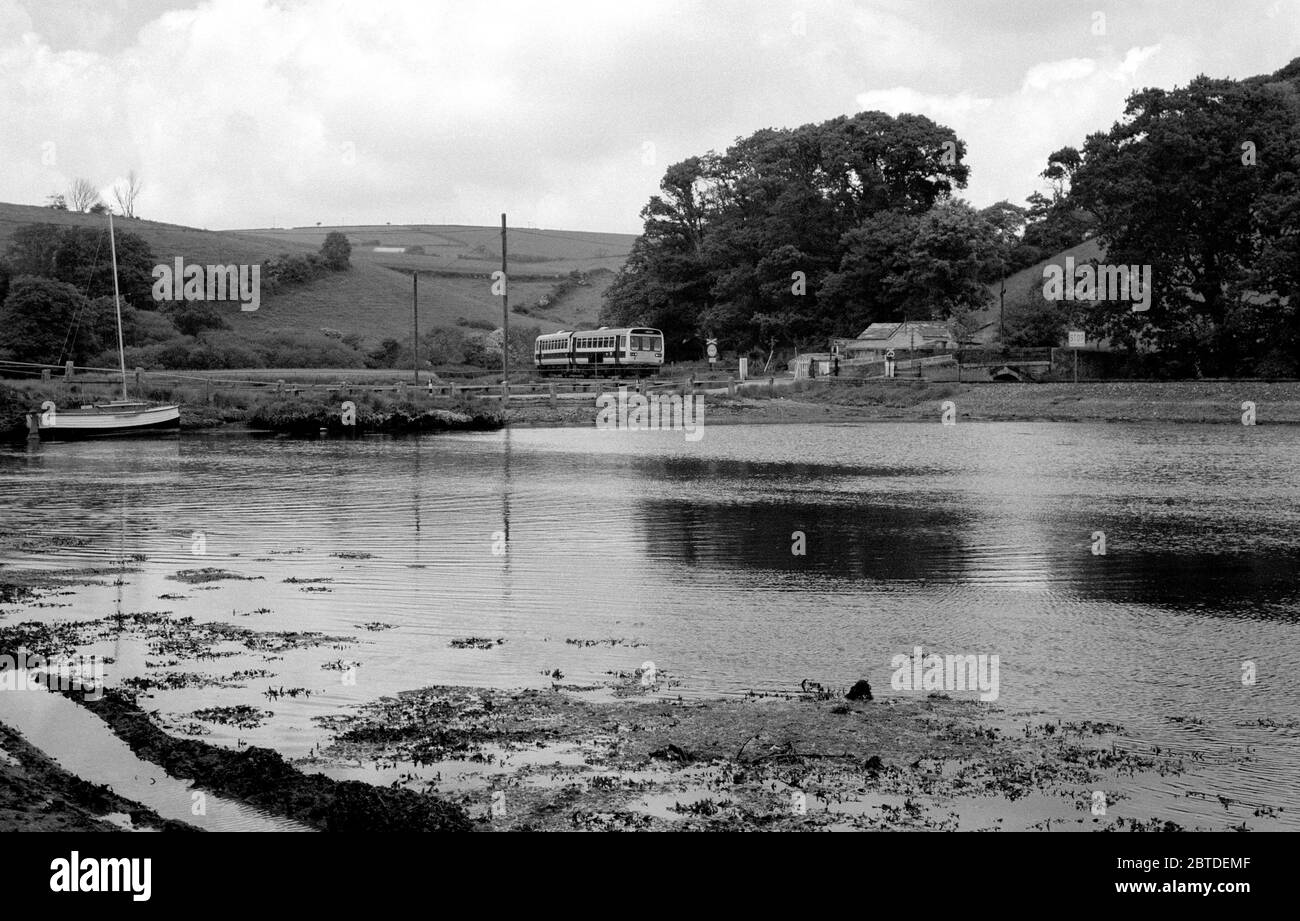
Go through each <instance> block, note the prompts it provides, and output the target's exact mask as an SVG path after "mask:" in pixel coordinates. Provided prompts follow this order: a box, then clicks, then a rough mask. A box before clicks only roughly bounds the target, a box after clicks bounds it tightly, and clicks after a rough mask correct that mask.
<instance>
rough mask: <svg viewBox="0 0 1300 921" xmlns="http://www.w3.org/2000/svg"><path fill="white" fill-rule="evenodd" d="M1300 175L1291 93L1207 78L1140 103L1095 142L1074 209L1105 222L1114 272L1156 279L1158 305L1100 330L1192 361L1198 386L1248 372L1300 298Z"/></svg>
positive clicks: (1298, 126) (1097, 320) (1299, 123)
mask: <svg viewBox="0 0 1300 921" xmlns="http://www.w3.org/2000/svg"><path fill="white" fill-rule="evenodd" d="M1297 173H1300V100H1298V97H1297V95H1296V93H1295V92H1294V89H1293V88H1291V89H1288V88H1286V87H1284V86H1278V85H1275V84H1265V83H1253V82H1246V83H1238V82H1234V81H1231V80H1218V79H1210V78H1207V77H1203V76H1202V77H1197V78H1196V79H1194V80H1193V81H1191V83H1189V84H1188V85H1187V86H1186V87H1183V88H1177V89H1174V90H1168V91H1166V90H1162V89H1144V90H1141V91H1139V92H1136V93H1134V94H1133V95H1132V96H1130V97H1129V100H1128V104H1127V106H1126V108H1125V118H1124V120H1123V121H1121V122H1120V123H1118V124H1116V125H1115V126H1114V127H1113V128H1111V130H1110V131H1108V132H1104V133H1098V134H1094V135H1092V136H1090V137H1089V138H1088V139H1087V142H1086V143H1085V145H1084V150H1083V160H1082V164H1081V165H1080V166H1079V167H1078V168H1077V169H1076V170H1075V171H1074V173H1073V181H1072V187H1071V191H1070V199H1071V200H1072V201H1073V202H1074V203H1075V204H1076V205H1078V206H1080V207H1083V208H1086V209H1087V210H1088V211H1089V212H1091V213H1092V214H1094V215H1095V216H1096V220H1097V230H1098V234H1099V237H1100V239H1101V241H1102V243H1103V245H1104V246H1105V249H1106V254H1107V255H1106V258H1107V262H1108V263H1110V264H1117V265H1149V266H1151V267H1152V274H1153V291H1154V296H1153V302H1152V306H1151V309H1150V310H1149V311H1145V312H1134V311H1132V310H1131V309H1130V305H1129V304H1127V303H1124V302H1116V303H1112V304H1109V305H1103V306H1102V307H1101V308H1100V309H1099V310H1098V311H1097V312H1096V313H1095V314H1093V315H1092V317H1093V320H1092V323H1091V324H1090V325H1091V327H1092V329H1093V330H1094V331H1097V332H1104V333H1106V334H1108V335H1111V336H1113V337H1116V338H1117V339H1118V340H1120V341H1126V342H1129V343H1137V342H1138V341H1139V340H1140V341H1144V342H1147V343H1151V344H1154V345H1156V346H1158V347H1159V348H1161V350H1162V351H1164V352H1167V353H1169V355H1170V356H1171V358H1172V357H1173V356H1176V355H1177V356H1182V357H1185V358H1186V361H1187V367H1186V369H1185V370H1186V371H1187V372H1188V373H1201V374H1210V373H1229V374H1231V373H1240V372H1241V371H1242V370H1245V369H1246V368H1247V365H1248V363H1249V359H1251V358H1252V357H1254V356H1256V355H1257V354H1258V353H1259V351H1260V348H1261V347H1264V346H1265V345H1266V343H1265V342H1261V341H1260V340H1261V339H1266V338H1267V336H1268V333H1267V332H1266V330H1268V329H1269V328H1272V327H1274V326H1275V325H1276V323H1277V321H1278V319H1279V317H1278V316H1277V315H1276V313H1275V312H1274V313H1273V314H1272V315H1265V313H1264V311H1265V310H1266V309H1268V308H1270V307H1271V308H1272V309H1273V310H1274V311H1276V306H1277V303H1278V299H1277V297H1276V295H1277V294H1279V293H1281V292H1283V291H1285V290H1294V288H1293V285H1294V272H1293V271H1288V269H1287V266H1288V264H1290V263H1289V260H1290V259H1293V257H1294V255H1295V253H1296V250H1295V234H1296V223H1295V218H1296V210H1295V209H1296V179H1295V177H1296V175H1297ZM1288 279H1290V280H1288ZM1288 285H1290V286H1292V287H1291V288H1289V289H1288ZM1261 286H1266V287H1267V289H1268V291H1269V292H1270V293H1266V294H1261V293H1260V290H1259V289H1260V287H1261ZM1281 319H1283V320H1285V318H1281ZM1291 335H1292V336H1294V333H1293V332H1292V333H1291Z"/></svg>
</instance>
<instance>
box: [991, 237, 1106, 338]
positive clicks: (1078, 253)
mask: <svg viewBox="0 0 1300 921" xmlns="http://www.w3.org/2000/svg"><path fill="white" fill-rule="evenodd" d="M1067 256H1073V257H1074V263H1075V265H1076V266H1078V265H1083V264H1084V263H1085V262H1087V261H1088V260H1089V259H1104V258H1105V256H1104V253H1103V252H1102V248H1101V245H1100V244H1099V243H1097V241H1096V240H1085V241H1084V242H1082V243H1080V244H1079V245H1078V246H1073V247H1071V248H1070V249H1067V250H1063V251H1061V252H1059V253H1057V254H1056V255H1055V256H1052V257H1051V258H1050V259H1044V260H1043V261H1042V262H1039V263H1038V264H1037V265H1032V266H1030V267H1029V268H1027V269H1021V270H1020V271H1019V272H1016V273H1015V274H1014V275H1010V276H1008V277H1007V280H1006V284H1007V293H1006V322H1007V323H1008V324H1010V323H1011V322H1012V318H1013V317H1016V316H1018V315H1019V314H1021V313H1022V312H1024V311H1025V310H1026V308H1027V307H1028V306H1029V304H1030V302H1031V298H1032V297H1033V294H1034V292H1035V291H1041V290H1042V287H1043V269H1044V268H1045V267H1046V266H1049V265H1059V266H1061V267H1062V269H1064V267H1065V259H1066V257H1067ZM999 290H1000V286H999V285H998V283H997V282H994V283H993V284H991V285H989V292H990V294H991V295H992V296H991V298H990V300H989V305H988V306H987V307H986V308H985V309H983V310H979V311H976V312H975V314H974V318H975V324H976V326H977V327H979V328H980V329H979V332H978V333H977V338H978V339H979V341H981V342H984V343H990V342H995V341H996V340H997V337H998V310H999V306H998V292H999Z"/></svg>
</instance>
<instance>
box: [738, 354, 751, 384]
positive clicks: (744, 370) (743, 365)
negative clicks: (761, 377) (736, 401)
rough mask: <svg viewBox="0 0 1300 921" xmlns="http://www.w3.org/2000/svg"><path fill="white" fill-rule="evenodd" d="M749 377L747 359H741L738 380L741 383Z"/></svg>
mask: <svg viewBox="0 0 1300 921" xmlns="http://www.w3.org/2000/svg"><path fill="white" fill-rule="evenodd" d="M748 376H749V359H748V358H744V357H742V358H741V359H740V379H741V380H742V381H743V380H744V379H745V378H746V377H748Z"/></svg>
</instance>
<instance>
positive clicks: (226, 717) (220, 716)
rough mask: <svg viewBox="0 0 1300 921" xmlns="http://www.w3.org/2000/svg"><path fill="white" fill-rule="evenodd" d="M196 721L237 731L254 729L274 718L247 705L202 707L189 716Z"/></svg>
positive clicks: (266, 711)
mask: <svg viewBox="0 0 1300 921" xmlns="http://www.w3.org/2000/svg"><path fill="white" fill-rule="evenodd" d="M190 716H192V717H193V718H194V719H196V720H202V721H203V722H205V723H220V724H221V725H223V726H234V727H236V728H237V729H256V728H257V727H258V726H261V725H263V724H264V723H265V722H266V721H267V720H269V719H271V718H272V717H273V716H275V713H273V712H272V711H270V710H259V709H257V708H256V707H250V706H248V705H247V704H239V705H238V706H231V707H204V708H203V709H201V710H195V711H194V712H193V713H191V714H190Z"/></svg>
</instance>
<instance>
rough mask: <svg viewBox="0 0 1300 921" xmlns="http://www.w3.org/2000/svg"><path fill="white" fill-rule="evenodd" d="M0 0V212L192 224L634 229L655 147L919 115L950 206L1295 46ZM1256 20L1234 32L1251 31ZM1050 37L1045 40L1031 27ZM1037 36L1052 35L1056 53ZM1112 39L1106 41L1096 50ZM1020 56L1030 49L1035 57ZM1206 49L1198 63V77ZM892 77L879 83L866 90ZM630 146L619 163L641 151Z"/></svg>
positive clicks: (533, 8)
mask: <svg viewBox="0 0 1300 921" xmlns="http://www.w3.org/2000/svg"><path fill="white" fill-rule="evenodd" d="M187 2H189V3H191V4H192V3H193V2H194V0H139V2H137V0H132V2H130V3H122V2H117V3H106V4H104V5H102V6H98V7H95V8H94V9H95V12H94V14H93V15H86V16H81V17H80V18H79V11H80V10H83V9H84V7H85V4H84V3H83V2H80V0H41V2H40V3H37V2H35V0H32V2H19V0H0V111H3V112H4V119H5V123H4V131H3V132H0V162H2V163H3V164H4V166H5V169H3V170H0V200H8V201H22V202H28V203H35V202H39V201H41V200H42V199H43V198H44V197H45V196H46V195H48V194H49V193H51V192H53V191H56V190H63V189H66V187H67V185H68V184H69V183H70V182H71V180H72V179H73V178H75V177H78V176H84V177H86V178H89V179H91V180H92V181H94V182H96V183H97V184H99V185H102V186H105V187H107V186H109V185H111V184H112V182H113V181H114V179H115V178H116V177H120V176H121V175H124V174H125V173H126V172H127V171H128V170H130V169H135V170H136V171H137V172H138V173H139V174H140V175H141V176H142V177H143V180H144V183H145V185H144V192H143V194H142V195H141V198H140V201H139V211H140V213H141V214H142V215H145V216H148V217H154V218H157V219H159V220H168V221H175V222H177V223H188V224H194V225H197V226H209V227H232V226H233V227H239V226H245V227H246V226H257V225H265V224H270V223H272V222H277V223H280V224H288V223H314V222H316V221H323V222H327V223H333V222H340V221H345V220H346V221H351V222H367V223H383V222H384V221H393V222H394V223H397V222H403V221H439V220H447V221H456V222H472V223H492V222H493V221H494V220H495V219H496V216H497V215H498V214H499V213H500V212H501V211H503V210H505V211H507V212H509V213H510V214H511V217H512V220H514V219H516V217H517V219H518V220H519V221H520V223H525V222H532V223H535V224H537V225H539V226H551V227H555V226H563V227H573V228H580V229H593V230H624V231H634V230H636V229H637V228H638V227H639V220H638V218H637V213H638V212H639V210H640V209H641V207H642V206H643V205H644V204H645V201H646V199H647V198H648V197H649V195H650V194H652V193H653V192H654V191H655V189H656V186H657V182H658V179H659V177H660V176H662V173H663V170H664V168H665V167H666V166H668V165H669V164H670V163H672V162H674V161H676V160H680V159H682V158H683V157H686V156H690V155H692V154H700V153H703V152H705V151H706V150H709V149H720V148H723V147H726V146H727V145H728V144H729V143H731V142H732V141H733V140H735V138H737V137H739V136H743V135H747V134H750V133H752V132H753V131H755V130H757V129H759V128H764V127H779V126H797V125H801V124H805V123H808V122H815V121H821V120H823V119H827V118H831V117H833V116H836V115H841V114H845V113H846V112H850V111H852V110H853V109H854V106H855V102H856V104H857V106H858V107H861V108H879V109H884V110H886V111H893V112H897V111H918V112H923V113H925V114H928V115H930V116H931V117H933V118H935V119H936V120H937V121H940V122H942V123H944V124H947V125H949V126H951V127H952V128H954V129H955V130H956V131H957V132H958V134H959V135H960V136H961V137H962V138H963V139H964V140H966V141H967V144H968V147H969V154H968V156H969V160H970V163H971V165H972V167H973V169H974V175H973V178H972V184H971V188H970V190H969V191H968V193H967V194H968V195H969V197H971V198H972V200H974V201H976V202H977V203H987V202H991V201H994V200H996V199H997V198H1001V197H1007V198H1011V199H1012V200H1015V201H1020V200H1023V198H1024V197H1025V195H1026V194H1028V193H1029V192H1030V191H1031V190H1032V189H1033V188H1035V187H1036V186H1037V180H1036V178H1035V176H1036V174H1037V173H1038V172H1039V171H1040V170H1041V169H1042V167H1043V160H1044V158H1045V156H1046V154H1047V153H1048V152H1050V151H1051V150H1053V149H1055V148H1056V147H1060V146H1061V145H1063V144H1076V145H1077V144H1079V143H1081V142H1082V139H1083V137H1084V135H1086V134H1087V133H1088V132H1090V131H1094V130H1099V129H1103V128H1105V127H1107V126H1109V124H1110V123H1112V122H1113V121H1114V120H1115V119H1117V118H1118V117H1119V115H1120V113H1121V111H1122V108H1123V100H1124V97H1125V95H1127V93H1128V92H1129V91H1130V90H1131V89H1132V88H1134V87H1136V86H1137V85H1139V84H1138V80H1139V78H1140V79H1141V80H1142V81H1143V85H1172V84H1173V83H1175V82H1186V80H1187V79H1189V78H1190V77H1191V76H1193V75H1194V74H1195V73H1197V72H1199V71H1200V70H1206V71H1207V72H1216V69H1217V71H1218V72H1221V71H1222V69H1223V68H1226V67H1228V66H1230V65H1231V66H1235V67H1236V68H1237V71H1236V74H1235V75H1237V76H1247V75H1249V74H1253V73H1258V72H1262V71H1265V70H1268V69H1272V68H1274V67H1277V66H1281V64H1282V63H1285V59H1284V58H1283V59H1279V60H1275V61H1274V60H1272V59H1270V62H1269V64H1262V63H1261V58H1260V46H1261V44H1263V45H1265V46H1267V47H1268V48H1270V49H1271V50H1270V52H1269V53H1270V54H1271V55H1272V58H1281V52H1279V51H1278V50H1277V49H1279V48H1289V47H1291V46H1289V45H1287V41H1288V38H1287V36H1288V35H1291V36H1292V37H1296V33H1297V29H1296V26H1295V24H1294V23H1291V22H1290V20H1288V19H1287V17H1286V15H1285V13H1286V10H1288V9H1291V8H1294V6H1295V2H1296V0H1285V4H1286V6H1284V7H1283V9H1282V14H1281V15H1277V16H1275V17H1274V18H1272V19H1270V18H1268V16H1267V15H1265V14H1266V12H1268V11H1271V9H1272V8H1271V6H1268V5H1266V4H1267V3H1268V2H1269V0H1241V2H1243V3H1247V4H1250V3H1256V2H1257V3H1261V4H1265V5H1260V6H1259V9H1258V19H1259V21H1260V22H1263V23H1267V26H1268V35H1267V36H1266V37H1264V38H1263V39H1258V38H1255V37H1253V36H1252V35H1251V34H1250V32H1251V30H1250V29H1248V28H1247V27H1246V26H1243V25H1242V23H1241V19H1242V17H1241V16H1239V15H1238V13H1236V12H1234V11H1233V10H1224V11H1218V10H1217V9H1215V8H1211V7H1207V8H1206V9H1205V10H1203V11H1200V12H1198V13H1197V14H1196V15H1195V16H1179V17H1164V18H1163V19H1162V18H1161V16H1160V13H1159V8H1158V6H1151V7H1149V8H1148V7H1146V6H1142V5H1139V6H1138V7H1136V8H1134V9H1132V10H1130V9H1126V10H1125V13H1124V15H1123V16H1111V17H1110V21H1109V23H1108V33H1109V34H1108V36H1107V37H1106V38H1105V39H1104V41H1106V42H1121V41H1122V42H1123V45H1122V47H1123V48H1129V49H1131V50H1129V51H1127V52H1126V53H1121V52H1120V51H1116V50H1112V49H1111V48H1110V47H1109V46H1107V45H1101V46H1099V45H1098V39H1097V37H1095V36H1092V35H1091V33H1090V31H1089V29H1088V18H1087V16H1086V15H1084V16H1083V17H1082V18H1080V14H1079V13H1078V12H1077V11H1065V12H1056V11H1054V10H1048V9H1047V8H1046V7H1044V6H1043V5H1041V4H1037V3H1028V2H1024V0H1005V2H1004V4H1003V5H1002V6H1001V9H1002V10H1003V11H1004V13H1003V15H1002V16H991V15H988V14H987V13H985V12H983V11H972V10H969V9H966V8H954V9H953V10H952V11H951V13H950V14H948V15H946V16H945V17H941V18H939V19H936V18H935V17H933V16H932V15H930V14H929V13H927V11H926V9H924V8H921V9H919V10H918V9H917V8H916V6H915V5H914V4H911V3H907V2H902V0H887V2H875V3H868V4H863V3H856V2H852V0H792V2H791V3H790V4H773V5H763V4H751V3H746V2H742V0H718V2H712V0H710V2H703V0H675V2H663V3H660V2H656V3H653V4H644V3H611V2H607V0H581V2H577V0H575V2H559V0H557V2H552V3H545V4H542V3H535V2H524V0H502V2H493V0H488V2H476V3H466V2H460V0H456V2H448V0H444V2H436V0H367V2H364V3H356V2H345V0H321V2H306V0H278V2H272V0H203V2H200V3H198V4H197V5H191V6H190V8H186V9H171V8H169V7H171V6H176V5H183V4H185V3H187ZM1258 31H1259V27H1258V26H1256V27H1255V29H1254V32H1256V33H1257V32H1258ZM1049 39H1051V40H1050V41H1049ZM1058 46H1059V47H1058ZM1117 47H1120V46H1117ZM1043 48H1053V49H1054V50H1053V52H1052V53H1050V54H1049V55H1045V54H1044V52H1043V51H1042V49H1043ZM1207 57H1209V58H1211V59H1212V60H1211V63H1212V64H1214V65H1215V66H1207V65H1205V64H1204V59H1206V58H1207ZM888 87H892V88H888ZM646 143H652V144H653V145H654V147H655V162H654V164H652V165H647V164H645V163H644V162H643V160H642V151H643V145H644V144H646Z"/></svg>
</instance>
